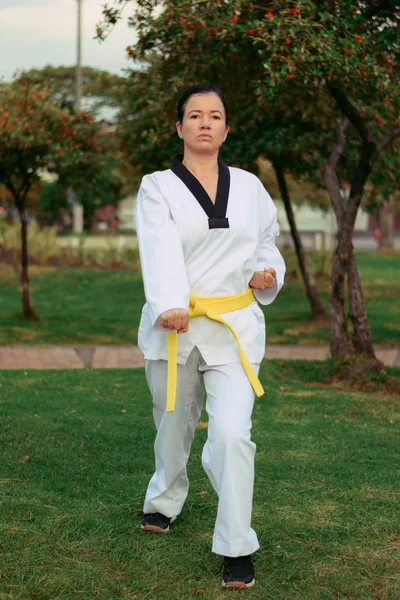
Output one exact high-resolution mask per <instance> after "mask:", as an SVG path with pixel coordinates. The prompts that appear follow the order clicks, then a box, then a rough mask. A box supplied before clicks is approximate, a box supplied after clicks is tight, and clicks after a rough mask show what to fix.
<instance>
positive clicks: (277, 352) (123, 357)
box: [0, 344, 400, 370]
mask: <svg viewBox="0 0 400 600" xmlns="http://www.w3.org/2000/svg"><path fill="white" fill-rule="evenodd" d="M375 352H376V355H377V358H378V359H379V360H381V361H382V362H383V363H384V364H385V365H387V366H391V367H392V366H397V367H400V348H393V347H389V346H375ZM265 356H266V358H287V359H303V360H304V359H306V360H307V359H308V360H323V359H325V358H328V356H329V348H328V346H289V345H285V346H282V345H278V344H274V345H271V346H267V348H266V349H265ZM142 366H144V360H143V354H142V353H141V351H140V350H139V348H138V347H137V346H90V345H86V346H79V345H76V346H28V345H25V346H0V370H3V369H84V368H85V367H86V368H91V369H104V368H106V369H107V368H126V369H129V368H132V367H142Z"/></svg>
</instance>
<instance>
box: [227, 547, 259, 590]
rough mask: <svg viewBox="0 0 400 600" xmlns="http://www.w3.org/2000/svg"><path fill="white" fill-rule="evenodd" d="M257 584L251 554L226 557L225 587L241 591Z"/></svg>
mask: <svg viewBox="0 0 400 600" xmlns="http://www.w3.org/2000/svg"><path fill="white" fill-rule="evenodd" d="M255 582H256V580H255V579H254V566H253V561H252V560H251V554H249V555H248V556H235V557H231V556H224V573H223V577H222V586H223V587H226V588H236V589H240V588H246V587H251V586H252V585H254V584H255Z"/></svg>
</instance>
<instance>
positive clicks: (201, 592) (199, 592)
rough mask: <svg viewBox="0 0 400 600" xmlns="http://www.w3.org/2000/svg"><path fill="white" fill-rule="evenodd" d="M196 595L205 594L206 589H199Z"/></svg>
mask: <svg viewBox="0 0 400 600" xmlns="http://www.w3.org/2000/svg"><path fill="white" fill-rule="evenodd" d="M196 594H204V588H197V589H196Z"/></svg>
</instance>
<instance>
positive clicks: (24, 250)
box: [18, 201, 39, 321]
mask: <svg viewBox="0 0 400 600" xmlns="http://www.w3.org/2000/svg"><path fill="white" fill-rule="evenodd" d="M23 204H24V202H23V201H22V202H21V203H19V202H18V205H19V208H18V210H19V216H20V221H21V290H22V311H23V315H24V317H25V318H26V319H29V320H31V321H39V317H38V316H37V314H36V312H35V309H34V306H33V302H32V298H31V294H30V291H29V274H28V231H27V230H28V219H27V214H26V210H25V208H24V206H23Z"/></svg>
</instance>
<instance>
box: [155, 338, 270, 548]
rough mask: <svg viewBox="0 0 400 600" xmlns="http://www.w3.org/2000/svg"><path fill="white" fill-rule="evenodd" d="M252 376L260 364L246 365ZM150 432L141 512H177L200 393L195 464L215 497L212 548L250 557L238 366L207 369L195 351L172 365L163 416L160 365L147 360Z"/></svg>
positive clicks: (248, 469) (246, 441) (248, 456)
mask: <svg viewBox="0 0 400 600" xmlns="http://www.w3.org/2000/svg"><path fill="white" fill-rule="evenodd" d="M253 368H254V370H255V372H256V373H258V370H259V365H257V364H253ZM146 376H147V381H148V384H149V388H150V391H151V394H152V396H153V416H154V422H155V425H156V428H157V436H156V441H155V444H154V451H155V460H156V471H155V473H154V475H153V477H152V478H151V480H150V483H149V486H148V488H147V493H146V498H145V502H144V508H143V510H144V512H145V513H149V512H160V513H162V514H163V515H165V516H167V517H174V516H176V515H179V513H180V512H181V510H182V507H183V504H184V502H185V499H186V496H187V494H188V490H189V481H188V477H187V473H186V465H187V461H188V458H189V453H190V447H191V445H192V441H193V438H194V433H195V429H196V424H197V422H198V420H199V417H200V413H201V409H202V405H203V400H204V391H203V389H204V388H203V384H204V387H205V389H206V394H207V402H206V410H207V413H208V439H207V442H206V444H205V445H204V448H203V453H202V464H203V468H204V470H205V471H206V473H207V475H208V477H209V479H210V481H211V484H212V486H213V488H214V490H215V491H216V493H217V495H218V499H219V501H218V513H217V519H216V522H215V529H214V536H213V544H212V551H213V552H215V553H216V554H222V555H224V556H243V555H247V554H252V553H253V552H255V551H256V550H257V549H258V548H259V544H258V540H257V535H256V533H255V531H254V530H253V529H252V528H251V526H250V523H251V511H252V500H253V485H254V454H255V449H256V446H255V444H254V443H253V442H252V441H251V439H250V430H251V413H252V410H253V405H254V391H253V388H252V387H251V385H250V382H249V380H248V378H247V375H246V373H245V371H244V369H243V366H242V364H241V363H230V364H227V365H217V366H208V365H207V364H206V363H205V362H204V359H203V357H202V355H201V353H200V351H199V350H198V348H197V347H195V348H194V349H193V350H192V352H191V354H190V356H189V358H188V360H187V362H186V364H185V365H178V385H177V393H176V402H175V410H174V412H168V413H167V412H166V411H165V403H166V387H167V361H165V360H147V361H146Z"/></svg>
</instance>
